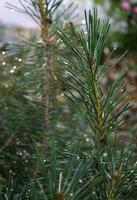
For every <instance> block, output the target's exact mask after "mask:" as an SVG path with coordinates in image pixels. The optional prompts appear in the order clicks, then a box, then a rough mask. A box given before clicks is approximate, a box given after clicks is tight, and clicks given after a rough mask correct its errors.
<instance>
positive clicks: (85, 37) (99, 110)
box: [1, 1, 137, 200]
mask: <svg viewBox="0 0 137 200" xmlns="http://www.w3.org/2000/svg"><path fill="white" fill-rule="evenodd" d="M31 2H32V3H34V4H33V6H34V8H35V9H36V10H35V11H37V8H39V9H40V11H41V12H40V13H41V15H40V19H41V17H43V15H44V16H45V14H44V9H43V4H38V1H31ZM46 2H49V1H46ZM51 2H52V1H51ZM53 2H58V3H59V2H60V1H53ZM35 3H36V4H35ZM39 3H42V1H39ZM23 5H24V4H23ZM56 5H59V4H56ZM37 6H38V7H37ZM46 8H47V7H46ZM36 13H37V12H36ZM34 16H35V15H34ZM38 16H39V15H38ZM46 16H47V15H46ZM44 19H45V18H44ZM46 20H47V18H46ZM44 23H45V21H44V22H42V21H40V24H41V25H42V27H41V28H42V33H43V42H42V44H41V43H40V45H39V46H38V47H39V55H38V51H37V56H41V57H42V58H43V57H44V58H45V54H46V57H47V55H48V59H50V56H49V54H48V53H49V49H48V50H47V51H48V52H47V51H45V48H46V47H47V46H48V45H49V44H48V42H49V41H48V40H49V37H47V32H46V30H45V26H47V24H46V25H44ZM43 25H44V27H43ZM71 27H72V26H71ZM72 28H73V27H72ZM109 29H110V24H109V21H108V20H107V21H102V20H100V19H99V18H98V16H97V11H96V9H94V11H93V14H92V13H91V11H89V12H88V13H87V12H86V11H85V26H83V27H81V28H80V30H79V31H78V32H75V37H71V35H70V34H68V33H66V32H67V31H66V32H65V31H64V30H63V29H62V28H57V29H56V30H55V29H54V30H55V32H54V34H55V35H56V36H55V37H54V39H56V41H58V43H57V44H58V52H59V53H60V54H58V59H57V60H58V66H59V67H61V71H62V69H63V70H65V73H62V74H61V75H60V77H59V78H60V79H61V80H62V81H64V85H65V94H66V96H67V97H68V99H69V101H70V102H71V103H72V105H73V106H74V107H75V108H76V109H77V110H78V113H79V114H80V116H81V117H82V119H83V121H84V122H85V121H86V126H87V127H88V128H85V130H84V131H83V135H82V136H81V138H82V140H81V138H79V140H78V141H77V140H76V141H73V142H72V140H70V141H71V143H70V144H69V145H68V144H67V142H66V141H62V142H60V143H57V142H56V141H55V140H57V139H58V137H57V136H55V137H54V138H53V139H52V140H51V141H48V145H47V143H45V142H44V141H45V140H44V141H43V145H45V146H44V148H45V147H46V148H47V146H49V148H48V149H49V150H48V151H47V152H45V151H44V152H43V151H41V149H40V150H39V148H38V146H37V144H35V145H34V146H35V155H36V158H37V162H38V164H39V169H40V172H39V176H40V177H37V178H35V176H34V178H32V179H31V183H28V184H27V185H26V186H25V187H24V188H23V190H22V191H21V192H18V191H17V186H16V184H15V182H13V180H12V178H11V176H10V177H9V183H8V187H7V189H6V188H5V187H4V188H3V187H2V188H1V199H20V200H23V199H30V200H34V199H40V200H44V199H45V200H47V199H48V200H49V199H55V200H70V199H71V200H72V199H73V200H83V199H84V200H92V199H94V200H99V199H100V200H103V199H106V200H122V199H123V200H124V199H128V200H135V199H136V196H137V191H136V186H137V185H136V184H137V163H136V159H135V157H134V155H133V152H132V147H133V142H132V141H131V142H129V144H127V145H125V146H123V145H118V129H119V127H120V126H121V124H123V123H125V121H124V119H123V113H124V112H126V111H127V109H128V108H129V107H130V103H125V101H124V100H125V98H126V96H127V94H126V93H125V91H124V89H123V88H124V84H125V80H124V76H125V72H126V71H125V70H124V69H123V71H121V73H120V74H119V76H118V77H117V79H116V80H114V81H112V82H111V84H110V86H109V88H108V90H107V91H106V90H105V89H104V87H103V79H104V77H105V76H106V74H107V73H108V71H109V70H111V69H112V67H113V66H110V65H109V62H108V61H109V59H110V57H111V56H112V54H113V52H114V51H115V49H114V50H112V52H111V54H110V55H109V57H108V58H107V59H106V61H105V62H103V61H102V55H103V52H104V48H105V47H106V46H107V44H108V37H109ZM45 34H46V36H45ZM50 41H51V40H50ZM31 44H33V46H31V48H32V49H33V48H34V43H31ZM35 45H37V43H36V44H35ZM45 45H46V47H45ZM48 47H49V46H48ZM29 48H30V46H29ZM26 52H28V51H26ZM34 52H36V51H34ZM33 55H34V54H32V56H33ZM43 55H44V56H43ZM51 55H52V54H51ZM28 56H30V54H28ZM41 57H40V58H41ZM33 59H34V58H33ZM33 61H34V60H33ZM44 61H45V62H44V64H43V65H42V66H43V68H42V70H39V68H37V71H36V73H34V74H33V75H35V76H33V78H34V77H36V75H37V76H38V75H39V73H38V72H39V71H40V72H42V76H43V75H44V76H46V77H47V73H46V74H45V68H46V67H47V63H48V67H49V66H51V65H50V62H49V61H48V62H47V58H46V60H44ZM118 61H119V60H118ZM40 65H41V62H40ZM28 66H30V72H31V70H32V72H34V71H35V70H36V69H34V68H33V64H32V65H28ZM38 66H39V65H38ZM40 69H41V68H40ZM50 69H51V68H50ZM46 72H47V71H46ZM40 77H41V76H40ZM44 78H45V77H44ZM25 80H26V79H25ZM40 80H42V81H40V82H39V87H38V91H39V89H40V87H41V85H42V90H41V91H42V92H41V93H40V94H42V96H41V97H42V98H41V99H42V100H43V98H44V99H45V98H47V97H45V93H43V88H44V91H45V90H46V89H48V92H50V90H49V87H45V84H44V86H43V83H45V79H44V81H43V79H40ZM34 83H35V79H33V81H32V82H31V84H32V85H31V87H30V88H31V89H33V91H35V89H36V87H35V86H34V85H35V84H34ZM37 83H38V82H36V84H37ZM30 88H29V92H32V90H30ZM28 94H29V95H28ZM28 94H26V96H27V98H28V99H30V97H32V96H31V95H30V94H32V93H28ZM34 94H35V95H34ZM43 94H44V96H43ZM47 95H49V94H47ZM34 97H37V92H36V93H33V98H34ZM48 98H49V96H48ZM34 99H35V98H34ZM34 99H32V100H31V103H30V106H31V105H34V107H32V111H33V109H34V108H36V107H37V106H38V105H39V104H33V103H34ZM36 102H37V101H36ZM45 102H46V106H47V102H48V101H44V103H45ZM24 105H25V103H24ZM39 106H41V108H44V109H43V110H42V111H43V112H44V114H45V112H46V113H48V111H47V110H46V111H45V104H44V106H43V101H42V102H41V104H40V105H39ZM48 106H49V105H48ZM11 107H12V106H11ZM48 108H49V107H48ZM28 109H30V108H29V107H28ZM7 113H8V112H7ZM32 113H33V112H32ZM32 113H31V115H32ZM23 116H24V115H23ZM36 116H38V115H36ZM44 116H45V115H44ZM46 117H47V115H46ZM42 120H43V118H42ZM42 120H40V123H41V121H42ZM44 120H45V117H44ZM30 131H32V129H30ZM44 133H45V129H44ZM46 133H47V132H46ZM85 134H86V135H87V138H86V142H85V143H84V145H83V146H84V148H83V146H82V145H81V143H82V142H83V141H84V140H85V139H84V136H85ZM44 137H45V135H44ZM46 137H47V135H46ZM42 138H43V137H42ZM112 138H113V139H112ZM87 139H88V140H87ZM79 141H80V142H79ZM85 147H86V148H85Z"/></svg>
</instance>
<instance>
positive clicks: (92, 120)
mask: <svg viewBox="0 0 137 200" xmlns="http://www.w3.org/2000/svg"><path fill="white" fill-rule="evenodd" d="M85 21H86V27H84V28H82V29H81V30H80V31H79V33H78V34H77V37H78V39H79V46H78V45H77V44H76V43H75V41H71V40H70V39H69V37H68V36H67V35H66V34H64V33H63V32H62V31H61V30H59V31H58V33H57V35H58V36H59V37H60V38H61V40H62V41H63V43H64V45H65V46H66V48H69V49H70V50H71V52H72V54H73V56H72V59H71V61H70V59H69V58H68V59H67V58H66V57H65V59H63V58H62V59H60V62H61V64H62V65H63V67H64V68H65V70H66V73H67V76H66V77H65V78H63V79H64V83H65V85H66V87H67V88H68V92H69V99H71V102H72V103H73V104H75V105H77V107H78V109H80V112H81V113H82V114H83V116H84V118H85V119H87V120H88V122H89V125H90V127H91V129H92V136H93V138H94V139H95V140H96V142H97V141H98V142H99V141H100V142H101V141H103V140H105V137H106V134H107V135H109V134H111V133H114V132H115V128H116V127H118V123H119V122H120V121H121V120H122V119H121V118H120V117H121V116H122V114H123V113H124V112H125V111H126V110H127V109H128V108H129V106H130V105H129V103H125V104H124V106H123V107H122V108H121V105H122V103H123V102H124V99H125V97H126V95H127V94H125V92H124V90H123V88H124V84H125V82H124V75H125V70H123V71H122V72H121V73H120V75H119V76H118V77H117V78H116V80H114V81H112V83H111V85H110V86H109V89H108V91H106V92H105V91H104V88H103V86H102V82H101V81H100V75H102V76H104V69H105V67H106V62H104V63H102V56H103V52H104V48H105V47H106V46H107V44H108V34H109V29H110V24H109V21H101V20H100V19H98V17H97V11H96V9H94V12H93V15H92V14H91V12H89V14H87V13H86V12H85ZM108 59H109V58H108ZM107 68H108V67H107ZM76 73H77V76H76ZM70 88H71V89H72V88H73V90H75V91H76V92H77V93H78V94H79V96H80V97H79V98H77V97H76V95H75V94H74V93H72V91H71V89H70ZM119 108H120V109H119ZM100 142H99V143H100Z"/></svg>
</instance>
